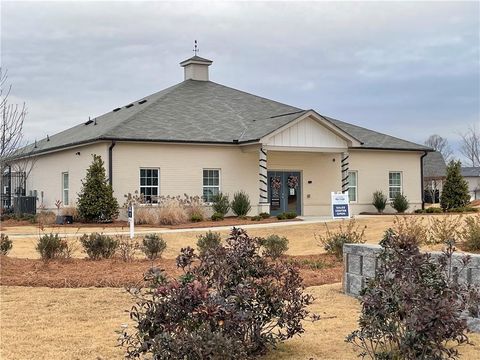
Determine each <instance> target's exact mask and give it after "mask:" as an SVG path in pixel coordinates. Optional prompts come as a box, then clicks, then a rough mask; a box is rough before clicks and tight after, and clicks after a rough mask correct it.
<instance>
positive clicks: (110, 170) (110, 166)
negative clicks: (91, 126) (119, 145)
mask: <svg viewBox="0 0 480 360" xmlns="http://www.w3.org/2000/svg"><path fill="white" fill-rule="evenodd" d="M114 147H115V141H113V140H112V144H111V145H110V146H109V147H108V183H109V184H110V186H112V180H113V148H114Z"/></svg>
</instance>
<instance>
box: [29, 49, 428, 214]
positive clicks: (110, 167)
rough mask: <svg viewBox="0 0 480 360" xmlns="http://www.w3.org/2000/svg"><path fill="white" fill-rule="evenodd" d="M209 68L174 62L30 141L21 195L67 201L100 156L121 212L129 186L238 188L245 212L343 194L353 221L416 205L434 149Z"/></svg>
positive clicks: (325, 208)
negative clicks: (165, 82) (171, 71)
mask: <svg viewBox="0 0 480 360" xmlns="http://www.w3.org/2000/svg"><path fill="white" fill-rule="evenodd" d="M211 64H212V61H211V60H207V59H204V58H201V57H199V56H193V57H192V58H189V59H187V60H185V61H183V62H181V63H180V65H181V67H183V69H184V81H182V82H180V83H178V84H176V85H174V86H171V87H169V88H167V89H164V90H161V91H159V92H157V93H155V94H152V95H149V96H146V97H144V98H141V99H139V100H137V101H133V102H131V103H129V104H126V105H124V106H120V107H118V108H115V109H113V110H112V111H110V112H108V113H106V114H104V115H101V116H98V117H97V118H94V119H89V120H88V121H86V122H84V123H81V124H79V125H76V126H74V127H72V128H70V129H67V130H65V131H62V132H60V133H58V134H56V135H53V136H50V137H47V138H45V139H42V140H41V141H37V142H35V144H31V145H29V147H28V148H26V149H25V151H24V153H28V154H29V156H34V157H35V158H36V163H35V167H34V168H33V169H32V171H31V174H30V176H29V177H28V179H27V192H33V193H35V194H37V196H38V198H39V200H38V206H42V207H46V208H53V207H54V203H55V201H56V200H61V201H62V202H63V205H64V206H69V205H73V204H74V203H75V201H76V197H77V193H78V192H79V191H80V188H81V179H82V178H83V177H84V176H85V170H86V168H87V167H88V166H89V164H90V163H91V161H92V156H91V154H98V155H101V156H102V158H103V159H104V160H105V164H106V168H107V173H108V177H109V181H110V183H111V184H112V186H113V189H114V194H115V196H116V197H117V198H118V200H119V203H120V204H123V202H124V194H127V193H129V192H131V193H133V192H134V191H135V190H138V191H139V192H140V193H143V194H144V195H145V198H146V199H147V201H150V202H155V197H156V196H157V195H181V194H184V193H187V194H188V195H201V196H203V197H204V199H205V201H206V202H207V203H208V202H210V201H211V200H212V197H213V195H214V194H216V193H218V192H224V193H229V194H231V195H233V193H234V192H235V191H238V190H244V191H246V192H247V193H248V195H249V197H250V199H251V202H252V204H253V205H254V206H252V211H251V214H255V213H260V212H270V213H272V214H277V213H280V212H284V211H296V212H297V213H298V214H301V215H329V214H330V198H331V196H330V194H331V192H339V191H343V192H348V193H349V194H350V202H351V205H352V206H351V208H352V213H353V214H358V213H360V212H362V211H373V210H374V208H373V206H372V205H371V201H372V194H373V192H374V191H376V190H382V191H383V192H384V193H385V194H387V196H388V197H389V198H392V197H393V196H394V195H395V194H397V193H399V192H401V193H403V194H405V195H406V196H407V198H408V200H409V201H410V204H411V208H410V209H412V210H413V209H416V208H419V207H421V206H422V193H423V184H422V174H421V173H422V158H423V157H424V156H425V155H426V154H427V152H428V151H431V149H429V148H427V147H425V146H422V145H418V144H415V143H412V142H409V141H406V140H402V139H399V138H396V137H393V136H390V135H386V134H381V133H379V132H376V131H372V130H368V129H365V128H363V127H360V126H356V125H353V124H349V123H346V122H343V121H340V120H336V119H333V118H330V117H326V116H323V115H321V114H320V113H318V112H316V111H315V110H312V109H300V108H297V107H294V106H290V105H286V104H282V103H279V102H276V101H273V100H269V99H266V98H263V97H260V96H255V95H252V94H249V93H246V92H243V91H240V90H236V89H232V88H230V87H227V86H223V85H220V84H218V83H215V82H212V81H210V80H209V67H210V65H211ZM59 121H61V114H59ZM387 210H388V209H387ZM390 210H391V209H390Z"/></svg>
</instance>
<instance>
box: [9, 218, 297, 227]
mask: <svg viewBox="0 0 480 360" xmlns="http://www.w3.org/2000/svg"><path fill="white" fill-rule="evenodd" d="M286 221H302V220H301V219H288V220H278V219H277V218H276V217H270V218H267V219H261V220H259V221H252V219H251V218H246V219H239V218H237V217H235V216H229V217H226V218H225V219H223V220H219V221H212V220H205V221H200V222H189V223H186V224H179V225H135V227H136V228H142V227H148V228H152V227H153V228H155V227H158V228H167V229H192V228H207V227H216V226H241V225H250V224H270V223H277V222H286ZM32 225H36V224H35V223H31V222H30V221H25V220H22V221H18V220H14V219H8V220H4V221H2V223H1V226H2V227H13V226H32ZM46 226H53V227H71V228H78V227H81V228H89V227H96V228H98V227H102V228H103V227H105V228H112V227H118V228H121V227H124V228H128V227H129V225H128V222H127V221H113V222H110V223H81V222H74V223H73V224H64V225H58V224H51V225H46Z"/></svg>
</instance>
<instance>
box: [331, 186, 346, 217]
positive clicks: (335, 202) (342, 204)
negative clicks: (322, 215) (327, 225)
mask: <svg viewBox="0 0 480 360" xmlns="http://www.w3.org/2000/svg"><path fill="white" fill-rule="evenodd" d="M332 217H333V218H334V219H349V218H350V205H349V201H348V194H342V193H339V194H337V193H333V192H332Z"/></svg>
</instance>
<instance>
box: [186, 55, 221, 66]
mask: <svg viewBox="0 0 480 360" xmlns="http://www.w3.org/2000/svg"><path fill="white" fill-rule="evenodd" d="M190 61H195V62H202V63H207V64H211V63H213V61H212V60H208V59H205V58H202V57H200V56H198V55H195V56H192V57H191V58H189V59H187V60H183V61H182V62H181V63H180V65H182V66H183V64H186V63H188V62H190Z"/></svg>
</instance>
